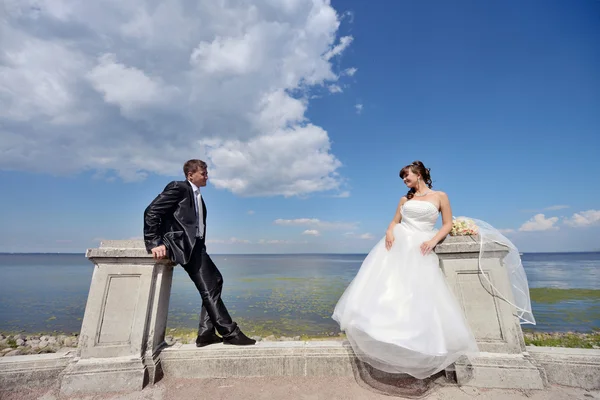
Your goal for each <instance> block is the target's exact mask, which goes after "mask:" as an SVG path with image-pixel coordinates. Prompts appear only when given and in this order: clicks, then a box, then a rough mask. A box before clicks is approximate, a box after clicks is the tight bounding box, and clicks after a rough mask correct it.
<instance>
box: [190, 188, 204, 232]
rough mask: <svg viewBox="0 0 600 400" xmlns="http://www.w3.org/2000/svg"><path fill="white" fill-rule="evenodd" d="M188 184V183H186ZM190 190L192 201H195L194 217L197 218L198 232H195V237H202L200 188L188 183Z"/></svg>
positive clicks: (202, 219)
mask: <svg viewBox="0 0 600 400" xmlns="http://www.w3.org/2000/svg"><path fill="white" fill-rule="evenodd" d="M188 182H190V181H188ZM190 185H192V190H193V191H194V199H196V215H197V216H198V230H197V231H196V237H200V238H201V237H202V236H203V234H204V210H203V209H202V193H200V188H199V187H197V186H196V185H194V184H193V183H192V182H190Z"/></svg>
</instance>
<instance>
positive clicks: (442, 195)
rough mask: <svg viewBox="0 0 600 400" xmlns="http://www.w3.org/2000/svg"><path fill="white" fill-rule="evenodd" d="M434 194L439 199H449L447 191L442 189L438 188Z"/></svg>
mask: <svg viewBox="0 0 600 400" xmlns="http://www.w3.org/2000/svg"><path fill="white" fill-rule="evenodd" d="M433 194H434V195H435V196H436V197H437V198H438V200H440V201H442V200H448V195H447V194H446V192H442V191H441V190H436V191H435V192H433Z"/></svg>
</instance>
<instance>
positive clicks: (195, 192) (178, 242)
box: [144, 160, 256, 347]
mask: <svg viewBox="0 0 600 400" xmlns="http://www.w3.org/2000/svg"><path fill="white" fill-rule="evenodd" d="M183 173H184V175H185V177H186V180H185V181H173V182H171V183H169V184H168V185H167V186H166V187H165V189H164V190H163V192H162V193H161V194H159V195H158V196H157V197H156V198H155V199H154V200H153V201H152V203H150V205H149V206H148V207H147V208H146V211H144V242H145V244H146V250H148V252H149V253H152V255H153V256H154V258H155V259H160V258H165V257H167V256H168V257H169V259H171V261H173V262H175V263H177V264H181V266H182V267H183V269H185V271H186V272H187V273H188V275H189V276H190V278H191V280H192V282H194V284H195V285H196V288H197V289H198V292H200V296H201V297H202V311H201V312H200V324H199V326H198V337H197V338H196V346H198V347H203V346H207V345H209V344H213V343H218V342H223V343H224V344H233V345H238V346H240V345H241V346H243V345H252V344H255V343H256V341H255V340H253V339H250V338H248V337H247V336H246V335H244V334H243V333H242V331H240V328H239V327H238V326H237V324H236V323H235V322H233V321H232V319H231V316H230V315H229V312H228V311H227V308H226V307H225V304H223V300H221V290H222V288H223V276H222V275H221V273H220V272H219V270H218V269H217V266H216V265H215V264H214V263H213V262H212V260H211V259H210V257H209V255H208V254H207V253H206V246H205V243H206V242H205V236H206V206H205V204H204V200H203V199H202V194H201V193H200V188H201V187H204V186H206V181H207V180H208V172H207V168H206V163H205V162H204V161H202V160H189V161H187V162H186V163H185V164H184V165H183ZM215 328H216V330H217V332H219V334H220V335H221V337H222V338H221V337H219V336H217V334H216V333H215Z"/></svg>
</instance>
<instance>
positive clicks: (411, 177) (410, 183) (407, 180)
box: [402, 169, 419, 189]
mask: <svg viewBox="0 0 600 400" xmlns="http://www.w3.org/2000/svg"><path fill="white" fill-rule="evenodd" d="M418 179H419V176H418V175H417V174H415V173H414V172H412V170H411V169H409V170H408V174H406V175H404V179H402V180H403V181H404V184H405V185H406V186H407V187H408V188H409V189H412V188H415V187H417V181H418Z"/></svg>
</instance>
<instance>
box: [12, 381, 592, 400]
mask: <svg viewBox="0 0 600 400" xmlns="http://www.w3.org/2000/svg"><path fill="white" fill-rule="evenodd" d="M407 386H408V389H407ZM402 393H404V394H402ZM391 398H398V399H414V398H420V399H431V400H434V399H435V400H450V399H452V400H467V399H468V400H472V399H477V400H513V399H515V400H516V399H532V400H579V399H581V400H591V399H600V390H595V391H587V390H584V389H575V388H567V387H561V386H550V387H548V388H547V389H546V390H543V391H542V390H500V389H476V388H471V387H458V386H456V385H455V384H451V383H449V382H448V381H446V380H445V378H443V377H439V378H437V379H436V380H433V381H431V382H430V383H429V384H428V387H427V388H424V387H422V385H421V387H419V388H417V389H415V388H414V387H412V389H411V388H410V385H404V386H403V387H394V386H389V385H388V386H386V385H383V386H381V385H380V387H378V388H374V387H372V386H370V385H368V384H366V383H365V382H362V381H360V380H357V379H355V378H352V377H339V378H337V377H336V378H331V377H318V378H316V377H269V378H226V379H173V378H168V379H166V378H165V379H163V380H162V381H160V382H158V383H157V384H156V385H154V386H148V387H146V388H145V389H144V390H142V391H140V392H135V393H113V394H96V395H78V396H70V397H67V398H63V397H60V396H58V388H57V387H50V388H43V389H26V388H20V389H19V390H17V391H2V390H0V399H2V400H34V399H36V400H58V399H60V400H183V399H211V400H221V399H223V400H225V399H235V400H237V399H243V400H259V399H261V400H262V399H269V400H271V399H299V400H300V399H302V400H321V399H322V400H334V399H335V400H337V399H339V400H379V399H381V400H382V399H387V400H389V399H391Z"/></svg>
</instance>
